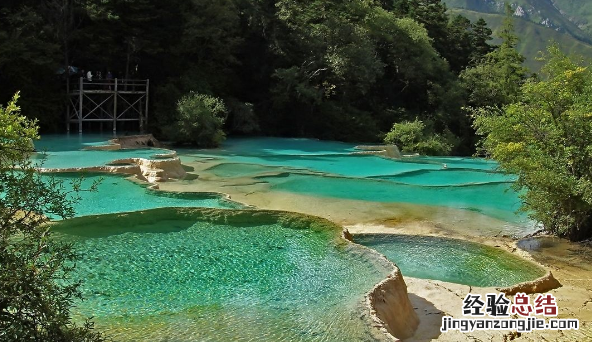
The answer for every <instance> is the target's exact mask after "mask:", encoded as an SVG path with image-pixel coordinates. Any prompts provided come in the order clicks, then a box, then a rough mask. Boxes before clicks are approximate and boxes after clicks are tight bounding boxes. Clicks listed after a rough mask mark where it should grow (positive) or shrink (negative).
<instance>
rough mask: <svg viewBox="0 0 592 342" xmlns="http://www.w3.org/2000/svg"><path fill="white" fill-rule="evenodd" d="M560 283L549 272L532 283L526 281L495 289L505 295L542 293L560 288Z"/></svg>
mask: <svg viewBox="0 0 592 342" xmlns="http://www.w3.org/2000/svg"><path fill="white" fill-rule="evenodd" d="M561 286H562V285H561V283H560V282H559V281H558V280H557V279H555V277H553V273H551V271H549V272H548V273H547V274H546V275H544V276H543V277H540V278H538V279H535V280H533V281H527V282H524V283H520V284H516V285H514V286H510V287H505V288H500V289H497V290H498V291H499V292H503V293H505V294H506V295H509V296H511V295H515V294H516V293H519V292H522V293H526V294H533V293H544V292H547V291H551V290H554V289H556V288H558V287H561Z"/></svg>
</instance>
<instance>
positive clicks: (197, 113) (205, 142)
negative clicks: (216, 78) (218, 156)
mask: <svg viewBox="0 0 592 342" xmlns="http://www.w3.org/2000/svg"><path fill="white" fill-rule="evenodd" d="M227 114H228V110H227V109H226V106H225V105H224V102H223V101H222V100H220V99H219V98H216V97H213V96H210V95H204V94H199V93H195V92H191V93H189V94H188V95H185V96H183V97H182V98H181V99H180V100H179V102H177V113H176V121H175V122H174V123H173V124H171V125H169V126H167V127H166V128H165V129H164V133H165V135H166V137H167V138H168V139H170V140H171V141H173V142H174V143H176V144H189V145H194V146H199V147H216V146H218V145H220V143H222V142H223V141H224V139H225V137H226V135H225V134H224V131H223V130H222V127H223V126H224V122H225V121H226V116H227Z"/></svg>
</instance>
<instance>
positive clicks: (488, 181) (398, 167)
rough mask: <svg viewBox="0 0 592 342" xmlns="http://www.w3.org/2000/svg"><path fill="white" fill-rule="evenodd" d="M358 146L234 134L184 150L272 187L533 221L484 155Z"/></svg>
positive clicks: (217, 169) (216, 171) (228, 174)
mask: <svg viewBox="0 0 592 342" xmlns="http://www.w3.org/2000/svg"><path fill="white" fill-rule="evenodd" d="M354 147H355V145H352V144H345V143H335V142H322V141H317V140H309V139H279V138H251V139H229V140H228V141H227V142H226V143H225V144H224V145H223V146H222V147H221V148H218V149H212V150H189V149H180V150H179V151H178V154H179V156H180V157H181V160H182V161H184V162H186V163H193V162H201V161H203V160H204V158H208V159H210V160H211V159H213V160H215V161H216V162H217V163H218V164H217V165H214V166H213V167H211V168H209V169H207V170H205V171H204V172H205V173H208V174H212V175H214V176H216V177H219V178H253V179H256V180H257V181H260V182H267V183H269V185H270V190H271V191H281V192H290V193H297V194H305V195H308V196H316V197H323V198H328V199H329V198H340V199H352V200H362V201H368V202H379V203H385V202H387V203H412V204H420V205H433V206H440V207H450V208H455V209H464V210H469V211H472V212H478V213H481V214H484V215H487V216H490V217H493V218H496V219H500V220H504V221H508V222H511V223H512V224H520V225H524V226H525V227H526V226H528V228H526V230H525V231H526V232H530V231H531V230H532V224H531V222H529V220H528V219H527V217H526V215H524V214H516V211H517V210H518V208H519V207H520V203H521V201H520V198H519V196H518V194H517V193H516V192H515V191H513V190H511V188H510V186H511V184H512V183H513V181H514V180H515V176H513V175H506V174H503V173H500V172H497V171H496V166H497V164H496V163H494V162H492V161H488V160H484V159H478V158H465V157H419V156H417V157H407V158H404V159H403V160H393V159H387V158H382V157H379V156H372V155H354V154H351V153H352V152H355V151H356V150H355V148H354Z"/></svg>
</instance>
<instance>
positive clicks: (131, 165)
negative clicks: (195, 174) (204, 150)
mask: <svg viewBox="0 0 592 342" xmlns="http://www.w3.org/2000/svg"><path fill="white" fill-rule="evenodd" d="M160 146H161V144H160V142H159V141H158V140H156V138H154V137H153V136H152V134H143V135H130V136H124V137H119V138H115V139H111V140H109V144H108V145H99V146H89V147H86V148H85V149H86V150H94V151H115V150H121V149H134V148H135V149H137V148H152V147H160ZM154 158H155V159H146V158H126V159H117V160H114V161H112V162H111V163H109V164H108V165H100V166H91V167H80V168H42V169H41V172H50V173H57V172H82V171H85V172H109V173H121V174H129V175H135V176H136V177H137V178H138V179H140V180H143V181H146V182H148V183H153V184H154V183H157V182H165V181H167V180H169V179H183V178H184V177H185V176H186V175H187V172H186V171H185V169H184V168H183V166H182V165H181V160H180V159H179V157H178V156H177V153H176V152H175V151H168V152H167V153H161V154H154Z"/></svg>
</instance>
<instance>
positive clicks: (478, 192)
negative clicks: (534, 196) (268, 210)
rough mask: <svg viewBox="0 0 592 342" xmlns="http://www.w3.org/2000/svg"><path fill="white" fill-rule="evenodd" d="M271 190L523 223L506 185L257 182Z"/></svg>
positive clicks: (303, 179)
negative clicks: (437, 209) (431, 207)
mask: <svg viewBox="0 0 592 342" xmlns="http://www.w3.org/2000/svg"><path fill="white" fill-rule="evenodd" d="M260 179H261V180H265V181H266V182H268V183H270V184H271V187H272V189H274V190H277V191H287V192H293V193H300V194H306V195H313V196H324V197H327V198H345V199H353V200H363V201H372V202H404V203H414V204H421V205H434V206H444V207H451V208H458V209H465V210H470V211H473V212H479V213H482V214H484V215H487V216H490V217H495V218H498V219H501V220H505V221H508V222H523V221H524V218H523V217H521V216H517V215H516V214H515V213H514V212H515V211H516V210H517V209H518V208H519V207H520V199H519V198H518V196H517V195H516V193H513V192H506V191H507V189H508V184H506V183H488V184H480V185H462V186H418V185H408V184H399V183H394V182H389V181H384V180H376V179H364V180H358V179H353V178H344V177H319V176H311V175H303V174H289V175H280V176H265V177H262V178H260Z"/></svg>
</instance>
